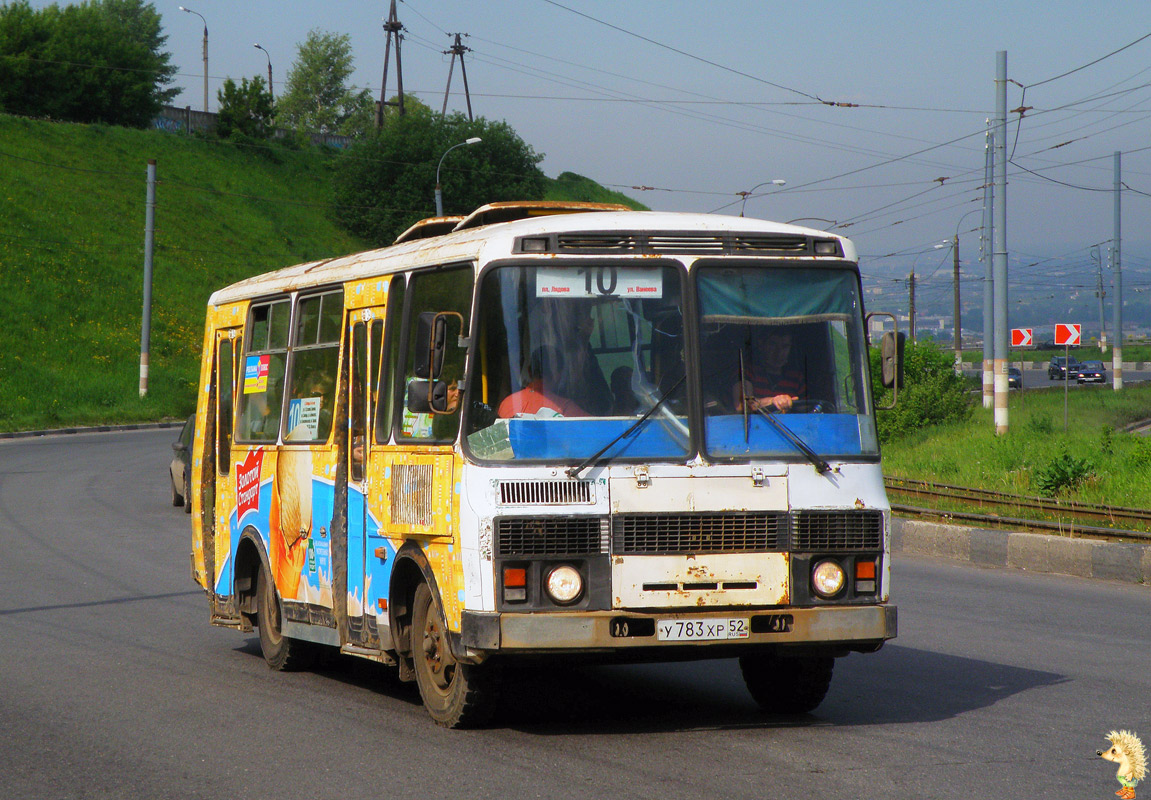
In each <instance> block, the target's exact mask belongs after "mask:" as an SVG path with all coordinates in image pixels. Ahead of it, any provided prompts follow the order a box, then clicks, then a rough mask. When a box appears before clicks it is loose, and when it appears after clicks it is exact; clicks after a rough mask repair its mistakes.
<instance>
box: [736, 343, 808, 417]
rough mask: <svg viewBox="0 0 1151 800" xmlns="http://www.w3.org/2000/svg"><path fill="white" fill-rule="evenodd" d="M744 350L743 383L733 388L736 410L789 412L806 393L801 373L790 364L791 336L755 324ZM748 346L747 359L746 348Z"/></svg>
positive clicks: (737, 383) (737, 382)
mask: <svg viewBox="0 0 1151 800" xmlns="http://www.w3.org/2000/svg"><path fill="white" fill-rule="evenodd" d="M749 344H750V348H745V349H744V359H743V383H742V384H741V383H740V382H739V381H736V384H735V386H734V387H732V399H733V401H734V404H735V410H736V411H737V412H740V413H742V412H743V410H744V406H745V404H746V406H747V410H748V411H759V410H761V409H762V410H764V411H790V410H791V408H792V406H793V405H794V404H795V402H796V401H797V400H799V398H800V397H802V396H803V395H804V394H806V392H807V386H806V382H805V381H804V379H803V373H801V372H800V371H799V370H797V369H795V368H794V367H792V366H791V365H790V363H789V360H790V357H791V345H792V335H791V331H790V330H788V329H786V328H778V327H770V326H757V327H756V328H754V329H753V331H752V333H751V336H750V338H749ZM749 349H750V358H749V357H748V355H749V353H748V350H749Z"/></svg>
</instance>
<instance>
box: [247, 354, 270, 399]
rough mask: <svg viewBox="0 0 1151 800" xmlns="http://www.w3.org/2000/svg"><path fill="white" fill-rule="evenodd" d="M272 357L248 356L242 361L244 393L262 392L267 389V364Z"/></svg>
mask: <svg viewBox="0 0 1151 800" xmlns="http://www.w3.org/2000/svg"><path fill="white" fill-rule="evenodd" d="M271 363H272V357H271V356H269V355H263V356H248V360H247V361H245V362H244V394H263V393H264V392H266V391H268V366H269V365H270V364H271Z"/></svg>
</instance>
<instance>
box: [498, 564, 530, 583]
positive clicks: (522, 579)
mask: <svg viewBox="0 0 1151 800" xmlns="http://www.w3.org/2000/svg"><path fill="white" fill-rule="evenodd" d="M527 585H528V571H527V570H526V569H524V568H523V567H504V586H505V587H513V588H523V587H525V586H527Z"/></svg>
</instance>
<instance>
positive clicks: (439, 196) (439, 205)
mask: <svg viewBox="0 0 1151 800" xmlns="http://www.w3.org/2000/svg"><path fill="white" fill-rule="evenodd" d="M481 141H483V140H482V139H481V138H480V137H478V136H473V137H472V138H470V139H467V140H466V141H463V142H460V143H459V144H453V145H452V146H451V147H449V148H448V149H447V150H445V151H444V154H443V155H442V156H440V163H439V165H438V166H437V167H436V216H437V217H442V216H443V215H444V196H443V193H442V192H441V191H440V167H442V166H443V165H444V159H445V158H447V157H448V153H450V152H452V151H453V150H455V149H456V148H457V147H463V146H464V145H466V144H479V143H480V142H481Z"/></svg>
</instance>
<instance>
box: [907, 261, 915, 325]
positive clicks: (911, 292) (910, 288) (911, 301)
mask: <svg viewBox="0 0 1151 800" xmlns="http://www.w3.org/2000/svg"><path fill="white" fill-rule="evenodd" d="M907 307H908V312H907V324H908V326H909V327H910V328H911V341H912V342H914V341H915V272H914V270H913V271H912V272H911V274H910V275H908V276H907Z"/></svg>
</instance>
